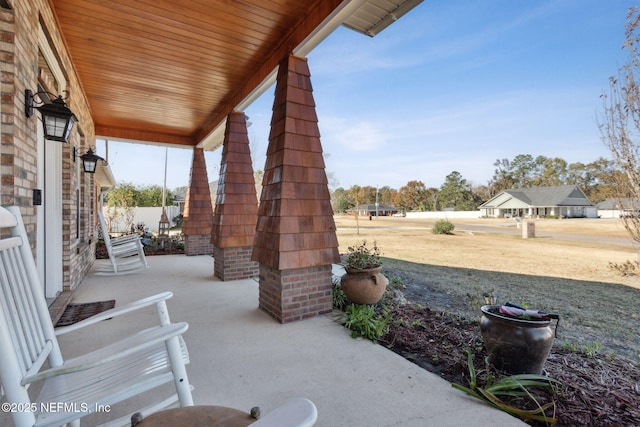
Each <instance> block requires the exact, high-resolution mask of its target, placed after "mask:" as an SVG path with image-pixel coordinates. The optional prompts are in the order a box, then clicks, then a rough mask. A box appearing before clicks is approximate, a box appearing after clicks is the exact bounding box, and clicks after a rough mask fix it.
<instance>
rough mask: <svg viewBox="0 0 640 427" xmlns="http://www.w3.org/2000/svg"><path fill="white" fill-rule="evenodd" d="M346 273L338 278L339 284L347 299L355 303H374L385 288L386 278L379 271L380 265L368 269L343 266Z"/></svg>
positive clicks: (380, 269) (378, 299)
mask: <svg viewBox="0 0 640 427" xmlns="http://www.w3.org/2000/svg"><path fill="white" fill-rule="evenodd" d="M344 269H345V271H346V273H345V274H344V275H342V277H341V278H340V286H341V287H342V290H343V292H344V294H345V295H346V296H347V298H349V300H350V301H351V302H353V303H355V304H375V303H377V302H378V301H380V299H381V298H382V296H383V295H384V291H385V290H386V289H387V278H386V277H384V275H383V274H382V273H381V271H382V267H381V266H380V267H374V268H369V269H355V268H351V267H345V268H344Z"/></svg>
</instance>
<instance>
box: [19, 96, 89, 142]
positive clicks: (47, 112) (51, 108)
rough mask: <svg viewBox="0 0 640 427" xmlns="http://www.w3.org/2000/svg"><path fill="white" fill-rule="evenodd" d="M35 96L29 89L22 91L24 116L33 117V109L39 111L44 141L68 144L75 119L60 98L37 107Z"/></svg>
mask: <svg viewBox="0 0 640 427" xmlns="http://www.w3.org/2000/svg"><path fill="white" fill-rule="evenodd" d="M38 93H46V92H38ZM36 94H37V93H36ZM36 94H34V93H33V92H32V91H30V90H29V89H26V90H25V91H24V112H25V114H26V116H27V117H31V116H33V110H34V109H36V110H38V111H40V114H41V115H42V124H43V127H44V137H45V139H49V140H52V141H60V142H68V141H69V135H71V129H72V128H73V124H74V123H75V122H77V121H78V119H77V117H76V116H75V114H73V112H72V111H71V110H70V109H69V107H67V104H66V103H65V102H64V100H63V99H62V96H58V97H57V98H55V99H54V100H53V101H51V102H49V103H43V104H42V105H41V106H39V107H36V106H34V103H35V102H36V101H35V95H36Z"/></svg>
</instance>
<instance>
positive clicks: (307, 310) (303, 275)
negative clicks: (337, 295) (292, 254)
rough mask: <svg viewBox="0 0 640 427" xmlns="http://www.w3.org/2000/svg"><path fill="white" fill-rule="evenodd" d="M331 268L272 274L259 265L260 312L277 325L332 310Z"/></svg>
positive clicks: (279, 271)
mask: <svg viewBox="0 0 640 427" xmlns="http://www.w3.org/2000/svg"><path fill="white" fill-rule="evenodd" d="M331 292H332V289H331V265H322V266H315V267H303V268H295V269H291V270H274V269H272V268H270V267H267V266H265V265H263V264H260V298H259V300H260V302H259V304H260V308H261V309H263V310H264V311H266V312H267V313H269V314H270V315H271V316H273V317H274V318H275V319H276V320H278V321H279V322H280V323H288V322H293V321H296V320H302V319H307V318H310V317H315V316H318V315H322V314H327V313H330V312H331V310H332V294H331Z"/></svg>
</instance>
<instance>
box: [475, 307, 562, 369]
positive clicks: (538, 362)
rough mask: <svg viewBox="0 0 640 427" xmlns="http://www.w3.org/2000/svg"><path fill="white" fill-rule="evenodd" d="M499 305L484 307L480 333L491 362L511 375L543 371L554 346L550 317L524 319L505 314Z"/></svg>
mask: <svg viewBox="0 0 640 427" xmlns="http://www.w3.org/2000/svg"><path fill="white" fill-rule="evenodd" d="M499 308H500V306H499V305H485V306H483V307H482V308H481V310H482V318H481V319H480V332H481V333H482V338H483V339H484V343H485V346H486V348H487V352H488V353H489V362H490V363H491V364H493V366H495V367H496V368H497V369H499V370H501V371H504V372H506V373H508V374H525V373H526V374H541V373H542V370H543V368H544V364H545V362H546V361H547V358H548V357H549V353H550V352H551V347H552V345H553V339H554V331H553V330H552V329H551V318H532V319H531V320H524V319H520V318H517V317H512V316H507V315H504V314H502V313H500V311H499ZM556 325H557V324H556Z"/></svg>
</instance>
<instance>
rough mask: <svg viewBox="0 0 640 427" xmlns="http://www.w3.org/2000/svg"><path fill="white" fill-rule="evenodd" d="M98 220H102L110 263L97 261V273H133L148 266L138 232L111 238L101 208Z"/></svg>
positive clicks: (101, 225) (101, 226)
mask: <svg viewBox="0 0 640 427" xmlns="http://www.w3.org/2000/svg"><path fill="white" fill-rule="evenodd" d="M98 220H99V222H100V229H101V230H102V237H103V239H104V245H105V247H106V248H107V253H108V254H109V263H100V262H97V263H96V266H95V274H97V275H115V274H131V273H136V272H138V271H141V270H144V269H146V268H148V265H147V259H146V257H145V255H144V247H143V246H142V241H141V239H140V236H138V235H137V234H128V235H125V236H120V237H114V238H111V237H110V236H109V230H108V229H107V223H106V221H105V220H104V215H103V214H102V211H101V210H100V209H98Z"/></svg>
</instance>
